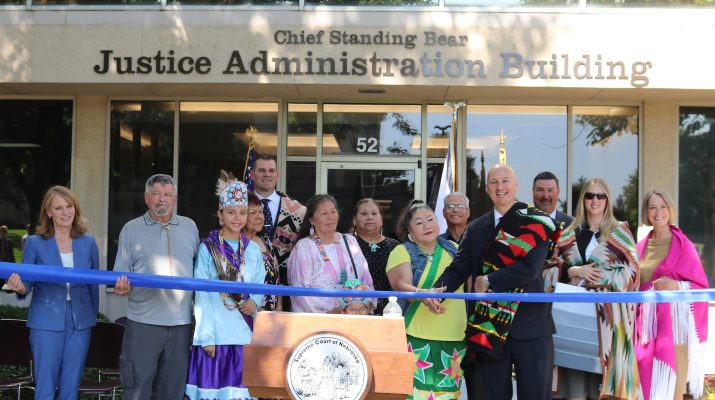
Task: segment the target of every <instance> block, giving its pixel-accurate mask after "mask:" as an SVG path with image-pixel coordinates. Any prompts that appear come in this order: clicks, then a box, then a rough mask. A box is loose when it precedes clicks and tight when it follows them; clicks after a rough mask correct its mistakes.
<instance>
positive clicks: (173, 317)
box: [114, 174, 199, 400]
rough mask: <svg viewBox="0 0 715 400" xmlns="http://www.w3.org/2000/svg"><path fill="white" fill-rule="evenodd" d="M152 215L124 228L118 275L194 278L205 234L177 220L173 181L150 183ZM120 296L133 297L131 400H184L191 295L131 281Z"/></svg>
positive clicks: (128, 331) (125, 356)
mask: <svg viewBox="0 0 715 400" xmlns="http://www.w3.org/2000/svg"><path fill="white" fill-rule="evenodd" d="M145 189H146V190H145V192H144V201H145V202H146V205H147V207H148V208H149V210H148V211H147V212H146V213H145V214H144V215H143V216H141V217H139V218H135V219H133V220H131V221H129V222H127V224H126V225H124V228H122V232H121V233H120V234H119V250H118V251H117V260H116V262H115V263H114V270H115V271H130V272H138V273H142V274H154V275H167V276H180V277H193V276H194V272H193V271H194V269H193V265H194V263H193V260H194V255H195V254H196V251H197V250H198V247H199V232H198V229H197V228H196V224H195V223H194V221H192V220H191V219H189V218H186V217H181V216H178V215H174V214H173V211H174V205H175V204H176V197H177V193H176V185H174V180H173V179H172V178H171V176H169V175H163V174H157V175H153V176H151V177H150V178H149V179H148V180H147V181H146V187H145ZM114 292H115V293H116V294H119V295H126V294H129V308H128V310H127V325H126V327H125V330H124V341H123V342H122V354H121V357H120V374H121V380H122V388H123V390H124V398H125V399H128V400H144V399H150V398H151V399H156V400H181V399H183V397H184V388H185V386H186V373H187V369H188V364H189V349H190V347H191V337H192V334H193V332H192V331H191V296H192V292H191V291H184V290H165V289H150V288H141V287H135V288H133V287H131V283H130V281H129V280H128V279H127V277H126V276H121V277H120V278H118V279H117V282H116V285H115V288H114Z"/></svg>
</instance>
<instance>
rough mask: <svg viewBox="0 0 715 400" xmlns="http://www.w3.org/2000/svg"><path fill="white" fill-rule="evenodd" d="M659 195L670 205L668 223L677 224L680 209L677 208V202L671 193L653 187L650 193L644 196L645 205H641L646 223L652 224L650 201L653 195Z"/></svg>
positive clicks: (644, 222)
mask: <svg viewBox="0 0 715 400" xmlns="http://www.w3.org/2000/svg"><path fill="white" fill-rule="evenodd" d="M655 195H658V196H660V198H661V199H663V201H664V202H665V205H666V206H668V213H669V214H670V217H669V218H668V225H673V224H675V220H676V219H678V210H677V209H676V208H675V202H674V201H673V199H672V198H671V197H670V195H669V194H668V193H667V192H666V191H664V190H662V189H651V190H650V191H648V193H646V194H645V196H643V205H642V206H641V219H642V221H643V224H644V225H648V226H651V225H652V224H651V223H650V219H648V202H649V201H650V199H651V197H653V196H655Z"/></svg>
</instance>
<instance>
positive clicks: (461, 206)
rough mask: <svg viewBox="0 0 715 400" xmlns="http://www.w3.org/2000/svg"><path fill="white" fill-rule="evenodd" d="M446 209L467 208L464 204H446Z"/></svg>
mask: <svg viewBox="0 0 715 400" xmlns="http://www.w3.org/2000/svg"><path fill="white" fill-rule="evenodd" d="M444 208H446V209H448V210H466V209H467V206H465V205H464V204H445V205H444Z"/></svg>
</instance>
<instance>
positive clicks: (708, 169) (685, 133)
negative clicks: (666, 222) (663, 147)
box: [678, 107, 715, 287]
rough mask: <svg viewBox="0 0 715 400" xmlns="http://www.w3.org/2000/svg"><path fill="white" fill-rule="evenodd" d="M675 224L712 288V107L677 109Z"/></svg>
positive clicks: (714, 261) (714, 255)
mask: <svg viewBox="0 0 715 400" xmlns="http://www.w3.org/2000/svg"><path fill="white" fill-rule="evenodd" d="M679 147H680V150H679V152H680V154H679V156H680V157H679V160H680V175H679V180H678V183H679V190H678V195H679V196H678V200H679V201H678V224H679V225H680V227H681V228H682V229H683V231H684V232H685V234H686V235H688V238H689V239H690V240H692V242H693V243H694V244H695V247H696V248H697V249H698V252H699V253H700V256H701V258H702V260H703V267H705V273H706V274H707V275H708V278H709V280H710V287H712V286H713V285H715V240H713V239H714V238H715V204H713V201H712V199H713V197H715V185H713V184H712V182H713V181H714V178H715V165H713V160H715V108H713V107H681V108H680V146H679Z"/></svg>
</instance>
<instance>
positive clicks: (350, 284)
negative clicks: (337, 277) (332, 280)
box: [340, 279, 369, 309]
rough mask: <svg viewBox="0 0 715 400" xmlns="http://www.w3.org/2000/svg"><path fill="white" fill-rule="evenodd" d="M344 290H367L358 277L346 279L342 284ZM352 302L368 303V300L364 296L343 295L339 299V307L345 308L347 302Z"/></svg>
mask: <svg viewBox="0 0 715 400" xmlns="http://www.w3.org/2000/svg"><path fill="white" fill-rule="evenodd" d="M343 289H344V290H368V289H367V286H365V285H364V284H363V283H362V282H360V280H359V279H348V280H347V281H345V284H344V285H343ZM352 303H365V304H368V303H369V300H368V299H366V298H364V297H343V298H342V299H340V308H342V309H345V307H347V306H348V304H352Z"/></svg>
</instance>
